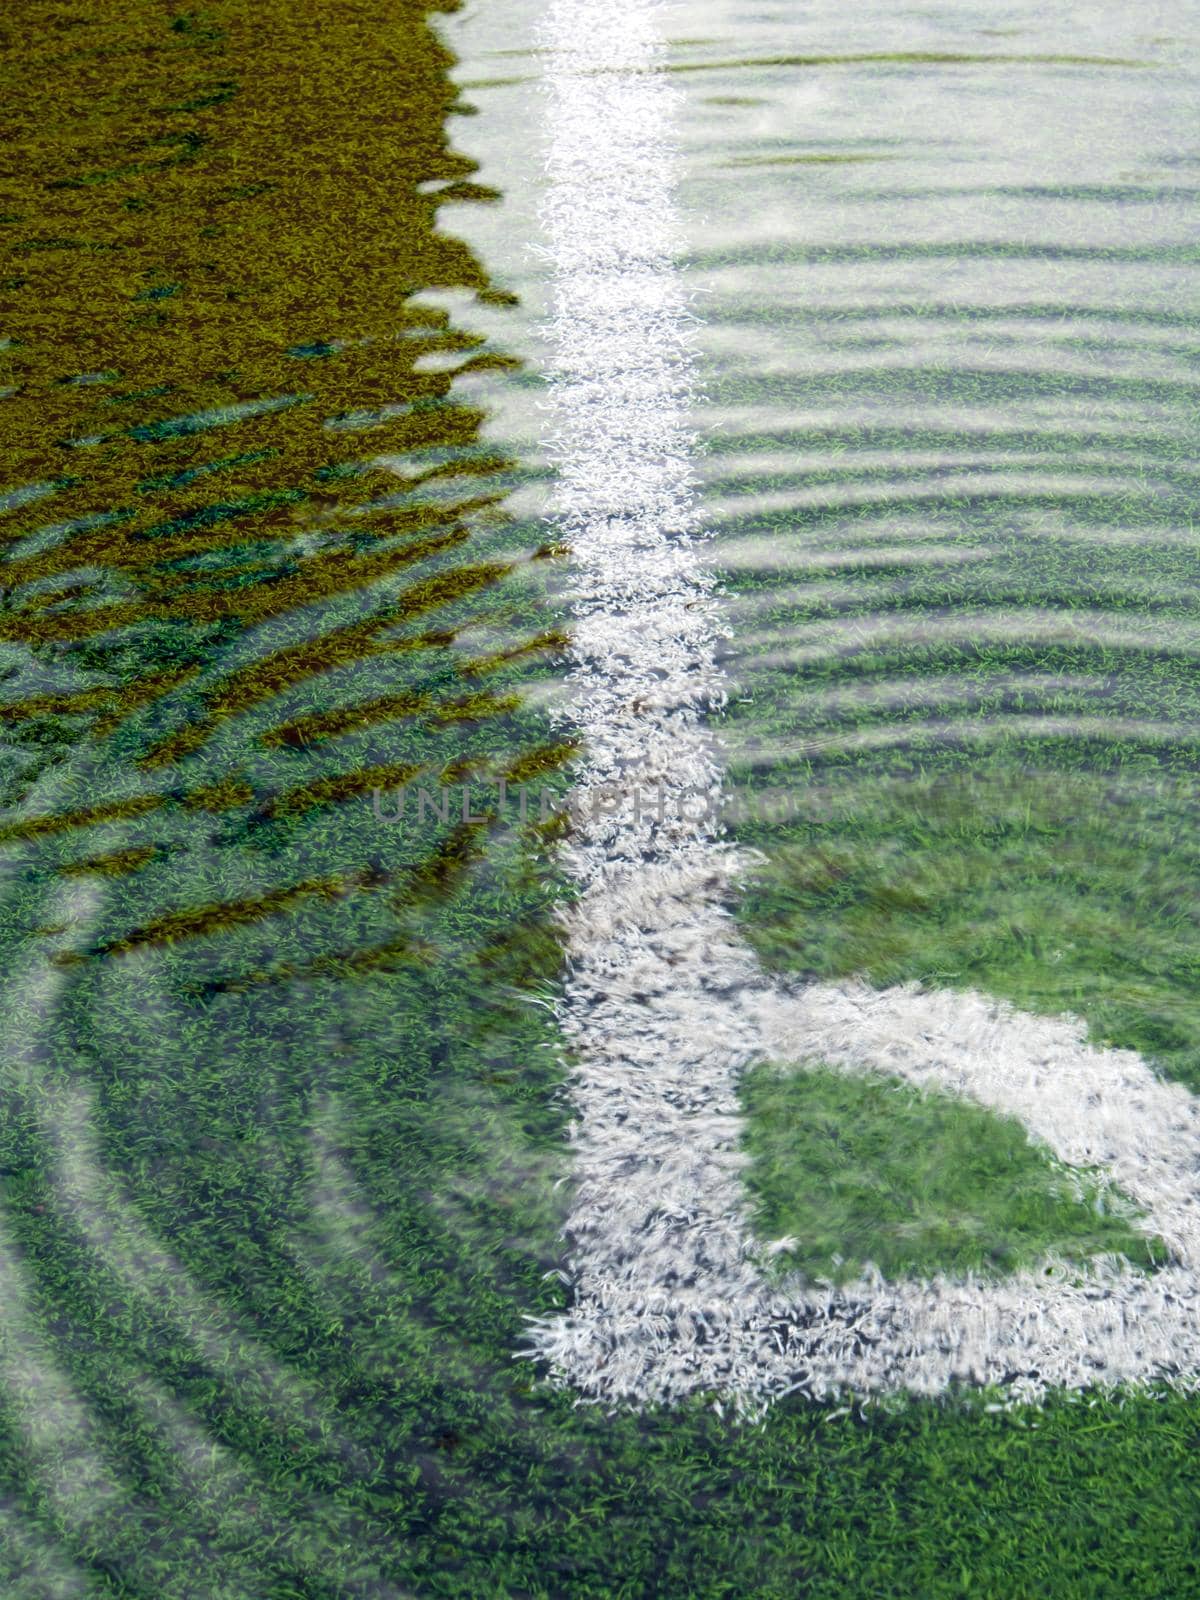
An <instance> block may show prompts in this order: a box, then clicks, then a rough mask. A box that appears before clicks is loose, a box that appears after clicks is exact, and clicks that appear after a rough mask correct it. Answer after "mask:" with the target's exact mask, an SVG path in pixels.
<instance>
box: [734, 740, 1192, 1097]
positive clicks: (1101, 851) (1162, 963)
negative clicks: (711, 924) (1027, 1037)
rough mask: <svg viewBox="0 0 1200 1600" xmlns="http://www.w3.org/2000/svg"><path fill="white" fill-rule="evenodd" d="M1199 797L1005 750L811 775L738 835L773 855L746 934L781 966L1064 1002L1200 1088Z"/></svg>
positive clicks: (1138, 777)
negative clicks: (966, 762) (781, 812)
mask: <svg viewBox="0 0 1200 1600" xmlns="http://www.w3.org/2000/svg"><path fill="white" fill-rule="evenodd" d="M947 767H948V770H947ZM1195 806H1196V784H1195V781H1194V780H1193V779H1191V778H1189V777H1187V776H1181V777H1173V776H1172V775H1170V774H1169V773H1162V772H1160V773H1158V774H1157V775H1155V774H1153V773H1152V772H1139V771H1137V770H1136V769H1135V770H1134V771H1133V772H1122V771H1113V772H1108V773H1103V772H1093V773H1087V772H1081V771H1071V770H1056V769H1055V768H1054V767H1052V766H1050V765H1049V764H1046V763H1043V764H1041V765H1033V764H1032V763H1030V764H1021V763H1017V762H1013V761H1011V760H1010V761H1005V759H1004V758H1003V757H1000V756H995V757H991V758H986V757H985V758H981V759H978V760H976V761H975V762H974V763H973V765H972V766H971V767H970V768H969V769H963V768H961V767H960V768H958V769H955V768H953V767H949V764H948V763H947V764H945V766H943V770H942V771H940V772H938V771H936V770H935V771H933V772H925V773H922V772H917V773H912V774H910V775H908V776H900V775H889V774H887V773H886V772H884V773H882V774H863V775H861V776H859V777H858V779H857V781H854V782H840V783H839V782H836V781H835V782H833V783H829V782H826V783H824V784H820V783H818V784H816V785H814V786H813V790H812V793H811V795H809V796H808V797H807V798H806V800H805V802H804V805H803V807H802V811H803V814H802V815H798V816H796V817H795V818H794V819H793V820H791V821H789V822H785V823H784V824H783V825H782V826H780V827H777V828H772V829H756V830H750V831H749V836H750V837H752V838H753V840H754V841H755V842H756V843H759V844H760V845H761V846H762V847H763V848H765V849H766V850H767V851H768V852H769V855H770V867H769V869H768V870H767V871H765V872H764V873H763V874H762V875H761V877H760V878H759V879H758V880H757V881H756V883H755V885H754V886H753V888H752V889H751V891H750V892H749V893H748V895H747V896H746V898H745V900H744V902H743V903H742V905H741V908H740V914H741V916H742V920H743V927H744V928H745V931H746V934H747V937H748V938H749V939H750V940H751V942H752V943H753V944H754V946H755V948H756V949H757V950H758V951H759V954H760V955H761V956H762V958H763V960H764V961H766V962H767V963H768V964H769V965H770V966H772V967H774V968H776V969H787V970H791V971H799V972H804V973H808V974H811V975H812V976H814V977H820V978H833V977H839V976H844V975H847V974H850V973H863V974H865V975H866V976H867V977H868V978H869V979H870V980H871V982H873V983H875V984H878V985H880V986H884V985H887V984H893V983H900V982H905V981H908V980H912V979H916V980H918V981H920V982H922V983H925V984H928V985H931V986H937V987H953V988H964V989H965V988H976V989H982V990H983V991H985V992H986V993H989V994H995V995H999V996H1002V997H1003V998H1005V999H1008V1000H1011V1001H1012V1002H1013V1003H1014V1004H1015V1005H1017V1006H1019V1007H1021V1008H1023V1009H1025V1010H1029V1011H1036V1012H1040V1013H1043V1014H1045V1015H1057V1014H1060V1013H1063V1012H1070V1013H1073V1014H1075V1015H1078V1016H1081V1017H1083V1018H1084V1019H1085V1021H1086V1022H1087V1023H1088V1027H1089V1033H1090V1036H1091V1037H1092V1039H1093V1040H1095V1041H1096V1042H1097V1043H1102V1044H1111V1045H1116V1046H1121V1047H1125V1048H1129V1049H1133V1050H1138V1051H1141V1052H1142V1053H1143V1054H1145V1055H1146V1056H1148V1057H1149V1058H1150V1059H1151V1060H1152V1061H1154V1062H1155V1063H1156V1064H1157V1065H1158V1066H1159V1067H1160V1068H1161V1069H1162V1070H1163V1071H1165V1072H1167V1073H1168V1074H1169V1075H1170V1076H1172V1077H1176V1078H1179V1079H1180V1080H1181V1081H1183V1082H1185V1083H1187V1084H1189V1085H1190V1086H1192V1087H1193V1088H1198V1087H1200V983H1198V982H1197V979H1198V978H1200V899H1198V898H1197V895H1196V890H1195V884H1196V880H1197V870H1198V868H1200V845H1198V844H1197V840H1196V835H1195V831H1194V828H1193V826H1192V822H1193V819H1194V816H1195Z"/></svg>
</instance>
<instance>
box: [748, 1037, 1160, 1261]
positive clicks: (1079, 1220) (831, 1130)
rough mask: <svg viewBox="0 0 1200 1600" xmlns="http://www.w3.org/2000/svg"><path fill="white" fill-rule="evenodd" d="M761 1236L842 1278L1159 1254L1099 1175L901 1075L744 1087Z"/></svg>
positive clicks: (755, 1073)
mask: <svg viewBox="0 0 1200 1600" xmlns="http://www.w3.org/2000/svg"><path fill="white" fill-rule="evenodd" d="M741 1094H742V1103H743V1109H744V1111H745V1113H746V1128H745V1135H744V1142H745V1148H746V1150H747V1152H748V1153H749V1155H750V1157H751V1163H750V1166H749V1168H748V1169H747V1183H748V1187H749V1189H750V1193H751V1196H752V1200H753V1208H752V1216H753V1220H754V1225H755V1231H756V1233H757V1234H758V1235H759V1237H760V1238H761V1239H762V1240H763V1241H764V1254H765V1257H766V1259H767V1260H768V1261H769V1263H770V1265H771V1268H772V1270H775V1271H786V1272H796V1271H799V1272H801V1273H803V1274H804V1276H805V1277H806V1278H807V1279H809V1280H810V1281H816V1280H819V1279H830V1280H832V1281H833V1282H835V1283H841V1282H845V1281H847V1280H849V1279H853V1278H856V1277H858V1276H860V1275H861V1273H862V1271H863V1269H864V1267H866V1266H867V1265H868V1263H870V1264H873V1265H874V1266H875V1267H876V1268H877V1269H878V1270H879V1271H880V1272H881V1273H882V1274H883V1276H884V1277H885V1278H888V1279H893V1280H894V1279H898V1278H905V1277H932V1276H934V1275H935V1274H937V1273H947V1274H949V1275H960V1274H965V1273H967V1272H971V1273H974V1274H977V1275H981V1276H984V1277H1000V1276H1003V1275H1005V1274H1007V1273H1010V1272H1014V1271H1017V1270H1019V1269H1021V1268H1031V1267H1034V1266H1035V1265H1036V1264H1037V1263H1038V1262H1039V1261H1042V1260H1044V1259H1046V1258H1048V1257H1052V1258H1055V1259H1058V1260H1065V1261H1071V1262H1083V1261H1085V1260H1086V1259H1087V1258H1089V1257H1092V1256H1098V1255H1112V1254H1116V1255H1121V1256H1124V1257H1125V1258H1126V1259H1127V1260H1128V1261H1129V1262H1130V1263H1131V1264H1133V1265H1134V1266H1138V1267H1142V1268H1150V1267H1152V1266H1154V1265H1155V1264H1156V1263H1162V1262H1163V1261H1165V1260H1166V1256H1167V1251H1166V1247H1165V1246H1164V1245H1163V1244H1162V1243H1161V1242H1160V1241H1158V1240H1156V1239H1154V1238H1153V1237H1151V1236H1149V1235H1147V1234H1146V1233H1144V1232H1142V1231H1140V1230H1139V1228H1138V1227H1137V1223H1136V1218H1137V1216H1138V1211H1137V1209H1136V1207H1135V1206H1134V1205H1133V1203H1132V1202H1131V1201H1130V1200H1128V1199H1127V1198H1126V1197H1125V1196H1123V1195H1121V1194H1120V1193H1119V1192H1118V1191H1117V1190H1115V1189H1114V1188H1113V1187H1112V1186H1111V1185H1109V1184H1108V1183H1106V1182H1105V1180H1104V1178H1103V1176H1102V1175H1100V1174H1096V1173H1091V1172H1087V1171H1083V1170H1080V1169H1075V1168H1071V1167H1067V1166H1065V1165H1064V1164H1063V1163H1062V1162H1060V1161H1058V1160H1056V1159H1055V1157H1054V1156H1053V1155H1052V1154H1051V1152H1050V1151H1048V1150H1046V1149H1045V1148H1043V1147H1040V1146H1038V1145H1036V1144H1034V1143H1032V1142H1031V1141H1030V1139H1029V1137H1028V1135H1027V1134H1026V1132H1025V1129H1024V1128H1023V1127H1022V1125H1021V1124H1020V1123H1019V1122H1018V1121H1017V1120H1016V1119H1015V1118H1010V1117H1004V1116H1000V1115H998V1114H997V1113H995V1112H993V1111H989V1110H987V1109H986V1108H984V1107H982V1106H978V1105H975V1104H974V1103H971V1102H968V1101H964V1100H960V1099H958V1098H957V1097H955V1096H952V1095H947V1094H940V1093H933V1092H929V1091H921V1090H917V1089H914V1088H911V1087H910V1086H909V1085H907V1084H904V1083H902V1082H900V1081H899V1080H898V1079H895V1078H890V1077H885V1076H879V1077H876V1076H867V1075H864V1074H857V1073H846V1072H843V1071H839V1070H837V1069H835V1068H833V1067H829V1066H825V1065H823V1064H820V1063H805V1064H803V1065H801V1066H794V1067H780V1066H779V1065H777V1064H766V1065H761V1066H758V1067H756V1068H755V1069H753V1070H752V1071H751V1072H749V1073H748V1074H747V1075H746V1076H745V1078H744V1079H743V1080H742V1085H741Z"/></svg>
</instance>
